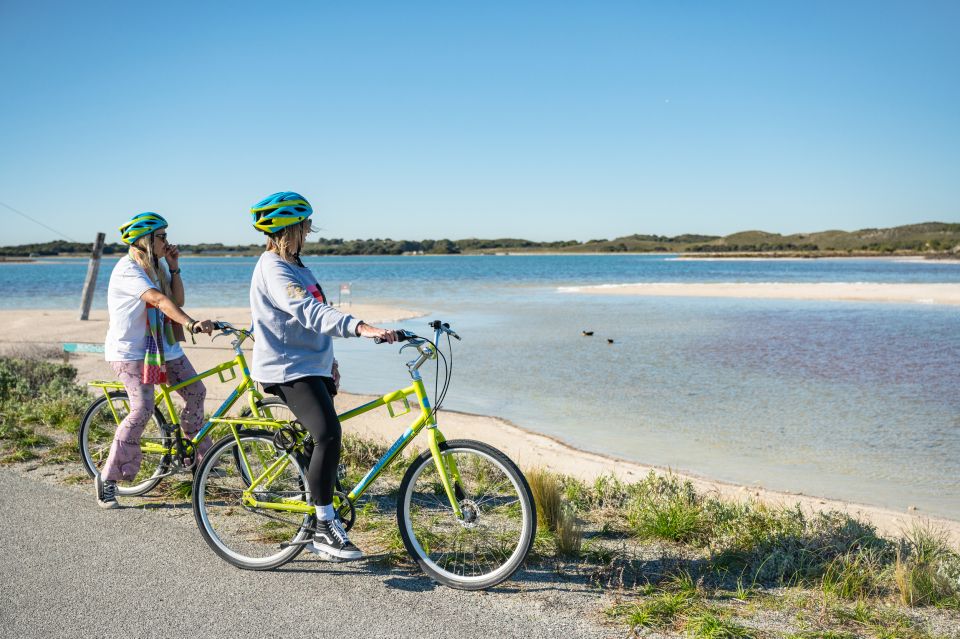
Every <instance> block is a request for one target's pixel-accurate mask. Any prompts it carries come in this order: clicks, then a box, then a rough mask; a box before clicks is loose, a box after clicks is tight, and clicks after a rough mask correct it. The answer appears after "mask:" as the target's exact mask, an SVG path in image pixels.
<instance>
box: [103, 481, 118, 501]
mask: <svg viewBox="0 0 960 639" xmlns="http://www.w3.org/2000/svg"><path fill="white" fill-rule="evenodd" d="M116 498H117V485H116V484H115V483H113V482H112V481H111V482H104V483H103V501H113V500H114V499H116Z"/></svg>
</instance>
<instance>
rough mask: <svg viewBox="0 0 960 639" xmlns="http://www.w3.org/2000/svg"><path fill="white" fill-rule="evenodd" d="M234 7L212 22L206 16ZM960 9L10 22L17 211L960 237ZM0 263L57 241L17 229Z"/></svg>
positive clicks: (45, 216) (7, 158) (492, 228)
mask: <svg viewBox="0 0 960 639" xmlns="http://www.w3.org/2000/svg"><path fill="white" fill-rule="evenodd" d="M214 5H216V6H214ZM958 25H960V2H956V1H946V2H933V1H922V2H907V1H904V2H885V1H870V2H854V1H846V0H844V1H842V2H836V1H829V2H817V1H813V2H810V1H802V2H801V1H795V2H768V1H758V2H686V1H682V0H681V1H675V2H659V3H648V2H603V1H596V2H581V3H576V2H572V3H568V2H543V3H535V2H519V3H518V2H483V3H460V2H436V3H427V2H382V3H378V2H361V3H333V2H256V3H252V2H251V3H246V2H230V3H226V2H224V3H200V2H182V3H181V2H156V3H146V2H126V1H124V2H96V1H93V2H48V1H43V0H2V2H0V77H2V82H3V93H2V97H0V202H3V203H5V204H7V205H9V206H12V207H14V208H16V209H18V210H20V211H23V212H24V213H27V214H29V215H31V216H33V217H37V218H40V219H42V220H44V221H45V222H46V223H47V224H49V225H50V226H53V227H55V228H57V229H59V230H60V231H61V232H62V233H63V234H64V235H66V236H67V237H71V238H76V239H78V240H82V241H87V240H90V239H92V236H93V233H94V231H96V230H104V231H106V232H107V233H108V235H107V237H108V240H117V239H118V237H119V234H118V233H117V230H116V227H117V226H118V225H119V224H120V223H122V222H123V221H125V220H126V219H128V218H129V217H130V215H132V214H133V213H135V212H139V211H143V210H154V211H158V212H160V213H161V214H163V215H165V216H166V217H167V218H168V219H169V220H170V221H171V237H172V238H176V239H177V240H178V241H181V242H200V241H208V242H212V241H222V242H225V243H238V242H243V243H247V242H255V241H259V240H260V236H259V235H258V234H257V233H256V232H255V231H253V229H252V228H251V227H250V226H249V215H248V214H247V209H248V208H249V206H250V204H252V203H254V202H255V201H257V200H258V199H260V198H261V197H263V196H266V195H268V194H270V193H272V192H274V191H278V190H287V189H290V190H296V191H300V192H301V193H303V194H304V195H306V196H307V197H308V198H309V199H310V200H311V202H312V203H313V204H314V207H315V209H316V210H317V213H316V214H315V215H316V216H317V217H318V218H319V220H318V221H319V225H320V226H321V227H323V230H322V234H323V235H325V236H327V237H344V238H358V237H363V238H368V237H380V238H384V237H392V238H394V239H401V238H402V239H423V238H440V237H448V238H453V239H456V238H463V237H524V238H529V239H536V240H555V239H579V240H587V239H590V238H612V237H614V236H619V235H626V234H630V233H656V234H666V235H675V234H680V233H711V234H727V233H731V232H735V231H739V230H746V229H763V230H768V231H774V232H781V233H792V232H798V231H816V230H824V229H828V228H840V229H846V230H853V229H858V228H864V227H871V226H894V225H899V224H909V223H913V222H921V221H929V220H939V221H953V222H956V221H960V37H958V36H957V26H958ZM0 219H2V220H3V227H2V228H3V230H2V232H0V236H2V239H0V244H16V243H23V242H31V241H46V240H50V239H54V235H53V234H52V233H51V232H50V231H48V230H46V229H43V228H41V227H38V226H36V225H35V224H33V223H32V222H29V221H27V220H24V219H23V218H21V217H19V216H18V215H16V214H14V213H12V212H11V211H9V210H8V209H6V208H2V207H0Z"/></svg>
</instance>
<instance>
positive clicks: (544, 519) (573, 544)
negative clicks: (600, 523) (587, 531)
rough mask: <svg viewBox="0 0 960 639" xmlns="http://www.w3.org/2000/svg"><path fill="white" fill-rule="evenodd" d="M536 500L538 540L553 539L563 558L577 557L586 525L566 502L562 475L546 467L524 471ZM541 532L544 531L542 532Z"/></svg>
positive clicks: (559, 554) (557, 550)
mask: <svg viewBox="0 0 960 639" xmlns="http://www.w3.org/2000/svg"><path fill="white" fill-rule="evenodd" d="M525 475H526V478H527V483H528V484H529V486H530V491H531V492H532V493H533V501H534V502H535V503H536V506H537V524H538V527H537V530H538V535H537V536H538V540H540V541H541V549H543V541H542V540H544V539H546V538H549V540H550V541H551V542H552V545H553V550H554V551H555V552H556V554H557V555H558V556H561V557H575V556H577V555H579V554H580V549H581V547H582V545H583V527H582V526H581V525H580V522H579V521H578V519H577V513H576V509H575V508H574V507H573V506H572V505H571V504H570V503H569V502H567V501H566V500H565V499H564V497H563V495H564V487H563V484H562V482H561V480H560V477H559V476H557V475H556V474H555V473H551V472H549V471H546V470H543V469H539V468H538V469H534V470H530V471H527V472H526V473H525ZM541 531H542V532H541Z"/></svg>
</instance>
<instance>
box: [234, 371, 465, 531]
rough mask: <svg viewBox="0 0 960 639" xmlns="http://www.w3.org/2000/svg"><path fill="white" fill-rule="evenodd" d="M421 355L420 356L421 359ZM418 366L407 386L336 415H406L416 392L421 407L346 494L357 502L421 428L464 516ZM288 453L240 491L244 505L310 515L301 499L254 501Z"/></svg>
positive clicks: (341, 417)
mask: <svg viewBox="0 0 960 639" xmlns="http://www.w3.org/2000/svg"><path fill="white" fill-rule="evenodd" d="M422 359H424V358H421V360H422ZM417 367H418V366H414V367H411V368H410V375H411V377H412V378H413V384H411V385H410V386H408V387H406V388H401V389H399V390H396V391H393V392H392V393H387V394H386V395H383V396H381V397H378V398H377V399H375V400H373V401H371V402H368V403H366V404H363V405H362V406H357V407H356V408H353V409H351V410H348V411H346V412H344V413H341V414H340V415H338V418H339V420H340V421H341V422H345V421H347V420H349V419H352V418H354V417H357V416H358V415H363V414H364V413H368V412H370V411H372V410H374V409H377V408H379V407H381V406H386V407H387V410H388V412H389V413H390V416H391V417H399V416H401V415H405V414H406V413H407V412H409V410H410V404H409V401H408V400H407V397H408V396H410V395H416V398H417V404H418V405H419V407H420V414H419V416H418V417H417V419H416V420H414V422H413V423H412V424H411V425H410V426H409V427H408V428H407V430H406V431H404V432H403V434H402V435H400V437H399V438H398V439H397V440H396V441H395V442H394V443H393V445H392V446H390V448H389V449H388V450H387V452H386V453H384V455H383V457H381V458H380V459H379V460H378V461H377V463H376V464H375V465H374V467H373V468H371V469H370V471H369V472H368V473H367V474H366V475H364V477H363V479H361V480H360V481H359V482H358V483H357V485H356V486H354V487H353V488H352V489H351V490H350V493H349V494H348V495H347V497H348V498H349V500H350V502H351V503H356V501H357V500H358V499H359V498H360V497H361V496H362V495H363V494H364V492H366V490H367V488H369V486H370V485H371V484H372V483H373V482H374V481H376V479H377V478H378V477H379V476H380V474H381V473H382V472H383V470H384V469H385V468H386V467H387V466H388V465H389V464H390V462H392V461H393V460H394V459H396V457H397V456H398V455H399V454H400V453H401V452H403V450H404V449H405V448H406V447H407V446H408V445H409V444H410V442H412V441H413V440H414V439H415V438H416V437H417V435H419V434H420V432H421V431H423V429H424V428H427V429H428V445H429V448H430V454H431V456H432V457H433V461H434V464H435V465H436V467H437V472H438V474H439V475H440V481H441V483H442V484H443V489H444V492H445V493H446V495H447V499H449V501H450V504H451V506H452V508H453V511H454V513H455V514H456V516H457V517H458V518H462V517H463V513H462V511H461V509H460V501H459V500H458V499H457V497H456V491H455V489H454V486H455V485H456V484H459V483H460V471H459V469H458V468H457V465H456V462H455V461H454V460H453V459H452V458H450V459H444V457H443V455H442V454H441V452H440V444H442V443H443V442H445V441H446V439H445V438H444V436H443V434H442V433H441V432H440V430H439V429H438V428H437V418H436V414H435V413H434V412H433V410H432V409H431V407H430V400H429V399H428V397H427V392H426V389H425V388H424V386H423V380H422V379H421V377H420V374H419V372H418V371H417V370H416V368H417ZM394 402H403V404H404V406H405V408H406V409H407V410H405V411H404V412H400V413H395V412H394V410H393V403H394ZM240 448H241V455H243V458H244V463H245V464H246V467H247V470H248V471H249V469H250V466H249V463H248V462H247V460H246V455H245V453H243V451H242V448H243V447H242V446H241V447H240ZM290 459H291V453H287V454H286V455H283V456H281V457H280V458H279V459H277V460H275V461H274V462H273V463H271V464H270V465H269V466H268V467H267V469H266V470H265V471H264V472H263V473H262V474H261V475H260V476H259V477H257V478H256V479H255V480H254V481H253V482H252V483H251V485H250V486H249V487H248V488H247V489H246V490H245V491H244V493H243V504H244V505H245V506H249V507H254V508H262V509H265V510H282V511H285V512H297V513H305V514H312V513H313V512H314V510H315V509H314V507H313V506H311V505H310V504H307V503H305V502H303V501H301V500H295V499H281V500H280V501H278V502H260V501H257V500H256V497H255V491H256V488H257V487H258V486H260V485H261V484H264V483H265V484H267V485H269V484H270V482H271V481H272V480H273V479H275V478H276V477H278V476H279V475H280V473H282V472H283V470H284V469H285V468H286V467H287V466H288V465H289V464H290Z"/></svg>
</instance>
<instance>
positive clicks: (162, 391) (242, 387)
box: [88, 335, 276, 455]
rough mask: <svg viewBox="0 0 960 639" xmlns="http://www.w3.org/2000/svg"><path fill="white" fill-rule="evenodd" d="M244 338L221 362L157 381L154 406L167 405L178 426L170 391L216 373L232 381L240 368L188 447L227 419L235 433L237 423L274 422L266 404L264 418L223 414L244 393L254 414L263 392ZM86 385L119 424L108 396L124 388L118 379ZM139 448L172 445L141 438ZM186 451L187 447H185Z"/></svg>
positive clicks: (160, 449)
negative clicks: (181, 378)
mask: <svg viewBox="0 0 960 639" xmlns="http://www.w3.org/2000/svg"><path fill="white" fill-rule="evenodd" d="M245 339H246V336H245V335H241V336H240V337H239V338H237V339H234V340H233V342H232V346H233V349H234V357H233V359H231V360H228V361H226V362H223V363H222V364H219V365H217V366H214V367H213V368H211V369H209V370H206V371H203V372H202V373H199V374H197V375H195V376H193V377H191V378H190V379H187V380H184V381H182V382H180V383H179V384H176V385H173V386H171V385H169V384H157V390H156V394H155V396H154V402H155V404H156V405H157V406H159V405H161V402H162V403H163V405H164V406H166V407H167V414H168V415H169V417H170V423H171V424H172V425H173V426H175V427H178V428H179V426H180V415H179V413H178V412H177V410H176V406H174V403H173V397H172V393H174V392H176V391H178V390H180V389H181V388H185V387H186V386H189V385H190V384H193V383H194V382H197V381H200V380H201V379H205V378H207V377H210V376H212V375H219V377H220V381H221V382H223V383H227V382H230V381H233V380H234V379H236V378H237V373H236V369H240V371H241V375H240V383H239V384H238V385H237V387H236V388H234V389H233V392H231V393H230V396H229V397H227V399H226V400H225V401H224V402H223V403H222V404H221V405H220V407H219V408H218V409H217V410H216V411H215V412H214V413H213V415H211V417H210V419H209V420H207V422H206V423H205V424H204V425H203V427H202V428H201V429H200V430H199V431H198V432H197V434H196V435H195V436H194V437H193V438H192V439H187V440H185V441H186V442H187V443H188V444H189V446H190V448H191V450H192V447H193V446H196V445H197V443H198V442H200V441H201V440H202V439H203V438H204V437H206V436H207V435H208V434H209V433H210V430H211V429H212V428H213V427H214V425H216V424H222V423H227V424H229V425H230V427H231V429H232V431H233V433H234V436H236V435H237V426H274V427H275V426H276V422H274V421H272V415H271V414H270V410H269V409H268V408H264V409H263V410H264V412H265V413H266V418H267V419H256V418H253V419H226V418H224V417H223V416H224V415H226V414H227V412H229V411H230V409H231V408H233V406H234V404H236V403H237V400H239V399H240V397H241V396H243V395H244V394H246V395H247V401H248V403H249V406H250V410H251V411H252V413H253V414H254V415H256V414H257V412H258V409H257V402H258V401H260V400H262V399H263V395H262V394H261V393H260V392H259V391H258V390H257V385H256V382H254V381H253V379H252V378H251V377H250V369H249V367H248V366H247V360H246V357H244V354H243V349H242V348H241V345H242V344H243V342H244V340H245ZM226 373H231V374H232V376H230V377H227V376H226V375H225V374H226ZM88 385H89V386H93V387H96V388H100V389H101V390H102V391H103V394H104V396H105V397H107V404H108V405H109V406H110V411H111V413H112V414H113V418H114V420H116V423H117V425H118V426H119V424H120V422H121V421H122V420H121V418H120V415H119V414H118V413H117V410H116V407H115V406H114V403H113V399H112V398H111V397H110V391H111V390H123V389H124V386H123V384H122V383H121V382H117V381H95V382H90V383H89V384H88ZM123 404H124V407H125V408H126V409H127V410H129V409H130V406H129V404H128V403H127V401H124V402H123ZM140 450H141V451H143V453H144V454H153V455H165V454H170V453H172V452H173V449H172V448H171V447H167V446H163V445H162V444H159V443H156V442H149V441H148V442H141V443H140ZM188 452H189V451H188Z"/></svg>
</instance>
